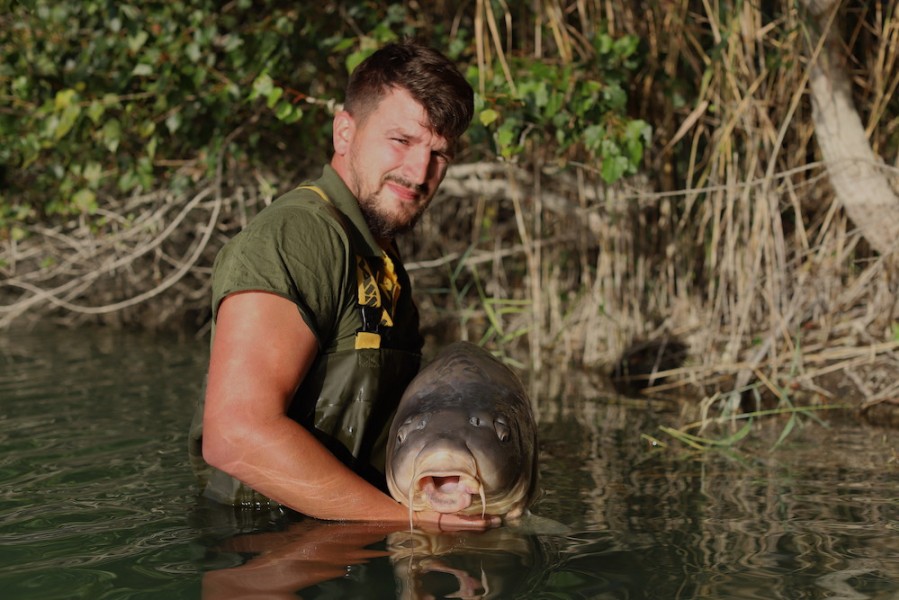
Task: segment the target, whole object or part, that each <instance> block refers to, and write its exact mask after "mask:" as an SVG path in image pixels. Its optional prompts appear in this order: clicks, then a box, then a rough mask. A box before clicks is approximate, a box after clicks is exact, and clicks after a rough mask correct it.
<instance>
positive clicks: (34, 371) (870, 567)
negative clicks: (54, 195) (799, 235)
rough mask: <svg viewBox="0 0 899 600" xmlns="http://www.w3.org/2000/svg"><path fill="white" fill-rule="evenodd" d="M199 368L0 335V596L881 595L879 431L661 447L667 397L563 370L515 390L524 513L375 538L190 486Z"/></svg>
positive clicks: (88, 341)
mask: <svg viewBox="0 0 899 600" xmlns="http://www.w3.org/2000/svg"><path fill="white" fill-rule="evenodd" d="M205 363H206V348H205V344H204V343H202V342H198V341H195V340H190V339H173V338H160V337H152V336H141V335H134V334H121V333H118V334H117V333H110V332H91V331H79V332H75V333H72V332H55V331H49V332H43V333H41V334H37V333H21V334H10V333H9V332H4V333H3V335H2V336H0V540H2V544H0V589H2V590H3V597H4V598H47V599H52V598H100V597H103V598H162V597H164V598H214V599H218V598H240V597H243V598H247V597H271V596H277V595H278V594H281V595H283V596H285V597H291V596H294V595H295V594H297V592H299V591H300V590H302V594H301V595H302V596H303V597H304V598H424V597H435V598H621V599H624V598H627V599H632V598H765V599H771V598H785V599H797V598H798V599H804V598H809V599H818V598H821V599H823V598H832V599H846V600H848V599H864V598H870V599H878V600H880V599H888V598H891V599H895V598H899V535H897V529H899V465H897V437H899V436H897V433H896V432H893V431H889V430H881V429H877V428H872V427H860V426H857V425H854V424H844V425H840V426H836V427H833V428H830V429H826V428H824V427H822V426H820V425H818V424H815V423H813V422H811V421H809V423H808V424H807V426H806V427H804V428H801V429H800V430H797V431H794V433H793V434H792V435H791V437H790V438H789V440H788V443H787V444H785V445H784V446H782V447H780V448H778V449H777V450H776V451H770V448H771V447H773V445H774V442H775V440H776V439H777V436H778V435H779V433H780V427H782V424H778V423H772V424H770V425H766V426H759V427H757V428H756V430H754V432H753V436H752V437H753V439H752V440H750V441H748V442H747V443H745V444H744V445H743V446H741V452H740V453H739V454H738V455H734V456H728V455H725V454H706V455H694V456H690V455H678V454H677V453H675V452H674V451H672V450H670V449H669V450H660V449H658V448H652V447H650V446H648V445H647V443H646V441H645V440H644V439H642V438H641V433H650V434H654V435H655V433H656V431H657V428H658V425H659V424H663V423H670V422H674V421H675V419H676V417H677V415H676V414H675V413H674V412H673V411H672V410H670V408H671V407H667V406H665V405H664V404H657V403H645V402H636V401H631V400H626V399H620V398H615V397H613V396H611V395H609V394H606V393H605V392H597V391H594V390H595V389H596V388H597V385H596V384H595V382H594V383H590V382H586V381H577V380H575V379H574V378H569V379H567V380H566V381H565V382H564V387H561V388H559V387H556V388H555V389H554V388H553V386H552V385H546V386H545V387H546V388H547V389H550V390H552V391H548V392H547V391H542V392H537V393H536V394H535V398H536V399H537V400H538V404H539V414H540V429H541V453H542V454H541V456H542V458H541V477H542V481H543V487H544V490H545V492H544V494H543V496H542V497H541V499H540V500H539V501H538V503H537V504H536V505H535V507H534V512H535V513H536V514H537V515H539V516H540V517H542V518H543V520H540V519H533V520H525V521H524V522H523V523H521V524H520V525H518V526H515V527H503V528H500V529H497V530H492V531H489V532H486V533H483V534H477V533H439V534H438V533H430V534H425V533H423V532H419V531H415V532H410V531H405V530H400V531H394V530H390V529H387V528H384V527H379V526H371V525H360V524H339V523H322V522H317V521H312V520H308V519H301V518H299V517H297V516H296V515H293V514H290V513H285V512H281V511H272V512H257V511H235V510H233V509H230V508H224V507H221V506H218V505H214V504H211V503H208V502H206V501H203V500H202V499H198V498H197V497H196V496H195V492H196V489H195V487H194V486H193V480H192V476H191V474H190V469H189V467H188V464H187V460H186V446H185V445H186V429H187V423H188V420H189V418H190V415H191V413H192V410H193V403H194V400H195V399H196V397H197V395H198V394H199V393H200V390H201V386H202V376H203V370H204V368H205ZM541 383H543V384H547V382H541ZM559 524H564V526H565V527H564V528H562V529H560V528H559V526H558V525H559Z"/></svg>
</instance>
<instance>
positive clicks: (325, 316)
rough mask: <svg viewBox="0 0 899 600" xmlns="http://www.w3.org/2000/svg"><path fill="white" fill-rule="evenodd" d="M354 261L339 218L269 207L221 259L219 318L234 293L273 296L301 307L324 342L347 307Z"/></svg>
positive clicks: (216, 293)
mask: <svg viewBox="0 0 899 600" xmlns="http://www.w3.org/2000/svg"><path fill="white" fill-rule="evenodd" d="M348 262H349V256H348V252H347V242H346V234H345V232H344V231H343V230H342V229H341V228H340V226H339V225H337V224H336V223H335V222H334V220H333V219H331V218H327V217H326V216H325V215H323V214H322V212H321V211H320V210H316V209H315V208H306V207H299V206H296V205H289V204H288V205H286V206H280V207H279V206H277V205H272V206H269V207H268V208H266V209H265V210H263V211H262V212H260V213H259V214H258V215H257V216H256V218H255V219H254V220H253V221H252V222H251V223H250V224H249V225H248V226H247V227H246V228H245V229H244V230H243V231H242V232H240V233H239V234H238V235H237V236H235V237H234V238H233V239H232V240H230V241H229V242H228V243H227V244H226V245H225V247H224V248H222V250H221V251H220V252H219V255H218V257H217V258H216V261H215V266H214V269H213V276H212V308H213V319H215V318H217V316H218V307H219V304H221V302H222V300H224V299H225V298H226V297H227V296H228V295H230V294H234V293H237V292H247V291H260V292H268V293H272V294H276V295H278V296H281V297H283V298H286V299H288V300H290V301H291V302H293V303H295V304H296V305H297V307H298V308H299V310H300V314H301V315H302V317H303V319H304V320H305V321H306V324H307V325H309V327H310V328H311V329H312V331H313V332H314V333H315V335H316V337H318V339H319V343H322V342H323V340H324V339H325V338H327V337H328V336H329V335H331V334H332V333H333V331H334V327H335V322H336V319H337V314H338V308H339V307H340V306H342V303H343V302H344V298H345V295H346V294H345V292H344V290H345V286H346V279H347V277H346V274H347V273H348V272H349V270H348Z"/></svg>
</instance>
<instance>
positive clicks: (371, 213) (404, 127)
mask: <svg viewBox="0 0 899 600" xmlns="http://www.w3.org/2000/svg"><path fill="white" fill-rule="evenodd" d="M334 150H335V156H334V159H333V160H332V165H333V166H334V168H335V170H336V171H337V172H338V173H339V174H340V176H341V177H342V178H343V180H344V182H346V184H347V186H348V187H349V188H350V191H352V192H353V194H355V196H356V198H357V199H358V200H359V205H360V207H361V208H362V213H363V214H364V215H365V218H366V221H367V222H368V225H369V228H371V230H372V233H373V234H374V235H375V237H377V238H382V239H387V238H392V237H393V236H394V235H395V234H397V233H400V232H402V231H405V230H407V229H409V228H411V227H412V226H413V225H415V223H416V222H417V221H418V218H419V217H420V216H421V214H422V213H423V212H424V210H425V208H427V206H428V204H429V203H430V201H431V199H432V198H433V197H434V193H435V192H436V191H437V187H438V186H439V185H440V182H441V181H443V177H444V175H446V168H447V165H448V164H449V160H450V145H449V142H448V141H447V140H446V139H445V138H443V137H440V136H439V135H437V134H436V133H435V132H434V131H432V130H431V128H430V127H429V124H428V118H427V114H426V113H425V109H424V107H422V106H421V105H420V104H419V103H418V102H416V101H415V100H413V99H412V96H410V95H409V93H408V92H406V91H405V90H403V89H399V88H393V89H392V90H390V91H388V92H387V94H386V95H385V96H384V97H383V98H382V99H381V102H380V103H379V104H378V106H377V108H376V109H375V110H374V111H372V112H371V113H370V114H369V115H368V117H367V118H366V119H365V120H364V121H362V122H361V123H360V122H359V121H357V120H355V119H353V117H351V116H350V115H349V114H347V113H345V112H343V113H339V114H338V115H337V116H335V119H334Z"/></svg>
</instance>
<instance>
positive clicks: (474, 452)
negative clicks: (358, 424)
mask: <svg viewBox="0 0 899 600" xmlns="http://www.w3.org/2000/svg"><path fill="white" fill-rule="evenodd" d="M386 475H387V486H388V488H389V490H390V493H391V495H392V496H393V497H394V499H396V500H397V501H398V502H400V503H402V504H404V505H406V506H408V507H409V510H410V512H411V511H423V510H431V511H436V512H441V513H459V514H467V515H473V514H481V515H485V514H486V515H499V516H504V517H506V518H507V519H514V518H517V517H520V516H521V515H522V514H523V513H524V511H525V510H526V509H527V507H528V505H529V504H530V503H531V501H532V500H533V499H534V497H535V495H536V492H537V427H536V424H535V421H534V416H533V411H532V409H531V404H530V401H529V399H528V396H527V393H526V392H525V390H524V387H523V386H522V384H521V381H520V380H519V379H518V378H517V377H516V376H515V374H514V373H513V372H512V371H511V369H509V368H508V367H507V366H506V365H504V364H503V363H501V362H500V361H499V360H497V359H496V358H495V357H494V356H493V355H492V354H490V353H489V352H487V351H486V350H484V349H482V348H480V347H478V346H476V345H474V344H471V343H468V342H457V343H454V344H452V345H450V346H448V347H447V348H446V349H444V350H443V351H442V352H441V353H440V354H439V355H438V356H437V357H436V358H435V359H434V360H433V361H432V362H431V363H430V364H428V365H427V366H426V367H425V368H424V369H422V371H421V372H420V373H419V374H418V375H417V376H416V377H415V379H413V380H412V382H411V383H410V384H409V387H408V388H407V389H406V391H405V393H404V394H403V397H402V398H401V400H400V402H399V405H398V407H397V412H396V415H395V417H394V420H393V423H392V425H391V428H390V437H389V438H388V441H387V461H386Z"/></svg>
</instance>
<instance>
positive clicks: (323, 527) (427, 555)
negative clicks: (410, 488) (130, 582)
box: [203, 519, 555, 600]
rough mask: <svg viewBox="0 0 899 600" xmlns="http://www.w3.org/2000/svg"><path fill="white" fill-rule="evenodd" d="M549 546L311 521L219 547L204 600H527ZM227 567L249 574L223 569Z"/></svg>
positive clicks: (490, 536)
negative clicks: (309, 595) (259, 599)
mask: <svg viewBox="0 0 899 600" xmlns="http://www.w3.org/2000/svg"><path fill="white" fill-rule="evenodd" d="M549 539H550V538H547V537H546V536H535V535H532V534H530V533H526V532H524V531H520V530H516V529H514V528H510V527H500V528H497V529H492V530H488V531H485V532H457V533H445V532H444V533H425V532H422V531H419V530H412V531H410V530H400V531H397V530H396V526H390V527H388V526H385V525H377V524H374V525H373V524H367V523H333V522H324V521H315V520H313V519H303V520H300V521H295V522H291V523H289V524H288V525H287V526H286V527H285V528H284V529H283V530H282V531H274V532H261V533H250V534H243V535H238V536H235V537H232V538H229V539H227V540H225V541H223V542H221V543H220V544H218V545H217V547H216V548H215V549H214V551H213V554H212V555H207V560H206V562H207V565H208V567H209V568H212V569H214V570H209V571H207V572H206V573H205V574H204V576H203V598H205V599H216V600H217V599H227V598H246V597H248V596H256V595H259V596H266V597H267V596H269V595H270V596H278V595H285V596H290V595H293V594H297V593H298V592H300V591H302V590H309V591H311V590H312V589H315V590H316V591H317V594H316V595H320V594H324V595H325V596H327V597H329V598H375V597H377V598H387V597H396V598H402V599H404V600H405V599H409V600H411V599H413V598H415V599H417V598H444V597H448V598H509V597H521V596H522V594H525V593H526V591H527V590H528V589H533V586H534V585H535V581H536V580H538V579H540V578H542V577H544V576H545V574H546V573H547V571H548V570H549V569H550V567H551V564H552V556H554V554H555V553H554V552H553V550H552V543H551V542H550V541H549ZM228 561H231V563H232V564H234V563H242V564H237V565H236V566H229V567H226V568H216V567H218V566H222V565H223V563H226V562H228ZM243 561H245V562H243Z"/></svg>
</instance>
